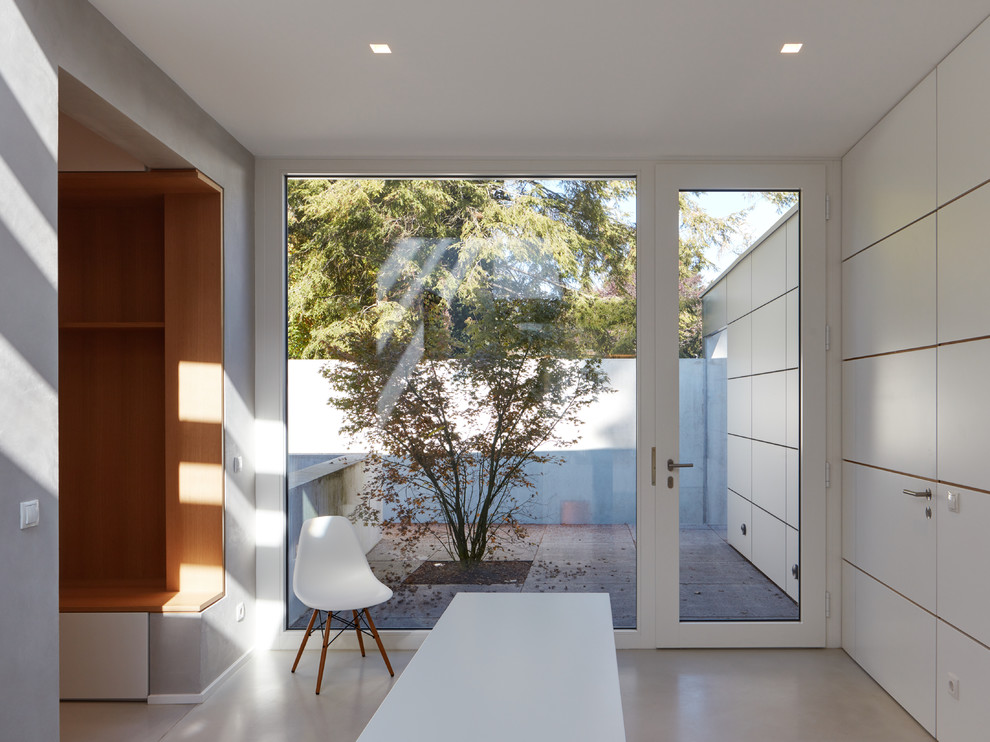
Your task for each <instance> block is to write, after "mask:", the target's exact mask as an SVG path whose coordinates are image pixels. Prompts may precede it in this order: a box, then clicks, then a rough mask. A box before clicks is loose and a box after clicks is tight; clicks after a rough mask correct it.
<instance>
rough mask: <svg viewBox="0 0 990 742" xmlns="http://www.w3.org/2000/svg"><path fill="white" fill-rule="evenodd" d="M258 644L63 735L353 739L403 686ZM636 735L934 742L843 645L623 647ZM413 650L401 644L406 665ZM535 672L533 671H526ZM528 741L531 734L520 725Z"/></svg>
mask: <svg viewBox="0 0 990 742" xmlns="http://www.w3.org/2000/svg"><path fill="white" fill-rule="evenodd" d="M293 655H294V653H293V652H257V653H255V654H254V655H253V656H252V657H251V658H250V660H249V661H248V662H247V663H246V664H245V665H244V667H242V668H241V669H240V670H239V671H238V672H237V673H236V674H235V675H233V676H232V677H231V678H230V679H229V680H228V681H227V682H226V683H224V684H223V685H222V686H221V687H220V688H219V689H218V690H217V691H216V693H214V695H213V696H212V697H211V698H210V699H209V700H208V701H207V702H206V703H204V704H202V705H200V706H148V705H146V704H142V703H63V704H62V736H61V739H62V742H158V741H159V740H165V741H166V742H235V741H236V742H268V740H272V741H274V740H287V739H291V740H294V741H296V742H308V741H309V740H313V741H314V742H316V741H317V740H319V741H321V742H322V741H324V740H331V741H332V742H351V741H352V740H356V739H357V737H358V735H359V734H360V733H361V730H362V729H363V728H364V725H365V724H366V723H367V721H368V719H370V718H371V715H372V714H373V713H374V711H375V709H376V708H378V705H379V704H380V703H381V701H382V699H383V698H384V697H385V694H386V693H388V690H389V688H390V687H391V685H392V683H393V682H394V681H393V680H392V679H391V678H389V676H388V674H387V673H386V672H385V669H384V667H383V665H382V662H381V658H380V657H378V656H377V655H375V654H372V653H371V652H369V653H368V657H366V658H365V659H364V660H362V659H361V656H360V655H359V654H358V653H357V652H342V651H341V652H334V653H332V654H331V655H329V656H328V658H327V669H326V675H325V677H324V685H323V692H322V693H321V694H320V695H319V696H317V695H315V694H314V693H313V689H314V685H315V678H316V669H317V663H318V659H319V655H318V654H314V653H312V652H310V653H307V657H306V658H304V659H303V661H302V663H300V666H299V669H298V670H297V672H296V673H295V674H294V675H293V674H290V673H289V668H290V667H291V665H292V659H293ZM618 656H619V684H620V687H621V689H622V705H623V712H624V715H625V724H626V736H627V739H628V742H715V741H716V740H718V741H719V742H724V741H725V740H733V742H840V741H842V740H849V741H850V742H925V741H928V742H930V740H931V739H932V738H931V737H930V736H929V735H928V734H927V733H926V732H925V731H924V729H922V728H921V727H920V726H919V725H918V724H917V723H916V722H915V721H914V720H913V719H912V718H911V717H910V716H909V715H908V714H907V713H906V712H905V711H904V710H903V709H902V708H901V707H900V706H898V705H897V704H896V703H895V702H894V701H893V700H892V699H891V698H890V697H889V696H888V695H887V694H886V693H884V691H883V690H881V689H880V687H879V686H878V685H877V684H876V683H875V682H873V680H872V679H871V678H870V677H869V676H868V675H866V673H864V672H863V671H862V670H861V669H860V668H859V667H858V666H857V665H856V664H855V663H854V662H852V660H850V659H849V658H848V657H847V656H846V654H845V653H844V652H842V651H841V650H665V651H651V650H627V651H621V652H619V653H618ZM411 657H412V653H411V652H392V653H390V658H391V660H392V664H393V666H394V667H395V670H396V673H401V672H402V670H403V669H404V668H405V667H406V665H407V664H408V663H409V659H410V658H411ZM520 671H521V672H522V671H525V668H520ZM519 739H520V740H522V739H525V733H524V730H520V735H519Z"/></svg>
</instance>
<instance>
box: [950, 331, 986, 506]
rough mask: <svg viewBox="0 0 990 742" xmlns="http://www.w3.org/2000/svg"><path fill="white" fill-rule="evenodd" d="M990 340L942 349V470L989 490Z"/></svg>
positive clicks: (957, 479)
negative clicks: (989, 383)
mask: <svg viewBox="0 0 990 742" xmlns="http://www.w3.org/2000/svg"><path fill="white" fill-rule="evenodd" d="M988 379H990V340H977V341H974V342H971V343H958V344H956V345H946V346H943V347H941V348H939V349H938V475H939V479H941V480H943V481H946V482H953V483H956V484H961V485H963V486H964V487H975V488H977V489H982V490H990V456H988V455H987V454H988V451H987V442H988V441H990V385H988V384H987V381H988Z"/></svg>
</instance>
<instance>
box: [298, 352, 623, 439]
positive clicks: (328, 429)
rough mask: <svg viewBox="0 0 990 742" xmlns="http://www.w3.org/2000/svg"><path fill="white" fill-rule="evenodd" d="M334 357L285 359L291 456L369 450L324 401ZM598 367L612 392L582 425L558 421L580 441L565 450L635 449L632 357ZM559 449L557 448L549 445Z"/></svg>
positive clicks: (589, 412) (588, 409)
mask: <svg viewBox="0 0 990 742" xmlns="http://www.w3.org/2000/svg"><path fill="white" fill-rule="evenodd" d="M327 363H332V361H330V362H328V361H313V360H291V361H289V363H288V390H289V393H288V415H287V420H288V429H289V432H288V439H289V440H288V447H289V455H290V456H291V455H295V454H310V453H347V452H348V451H367V450H368V449H367V448H365V447H363V446H365V445H366V444H364V443H362V442H361V439H360V438H358V439H357V440H355V441H351V440H350V438H349V437H347V436H344V435H341V434H340V426H341V425H342V424H343V422H344V413H343V412H341V411H340V410H339V409H337V408H336V407H334V406H333V405H330V404H327V400H328V398H329V396H330V386H329V383H328V382H327V380H326V379H324V378H323V376H322V374H321V373H320V369H322V368H323V367H324V366H325V365H327ZM602 371H603V372H604V373H605V375H606V376H607V377H608V379H609V383H610V385H611V387H612V389H614V390H615V391H614V392H612V393H609V394H602V395H601V396H600V397H599V399H598V400H597V401H596V402H594V403H592V404H590V405H588V407H586V408H585V409H584V411H583V412H582V414H581V418H582V420H584V421H585V422H584V424H583V425H577V426H575V425H567V426H564V425H561V426H559V428H558V430H557V432H558V433H559V434H560V435H561V436H562V437H563V438H564V439H565V440H573V439H574V438H575V437H577V436H580V440H578V442H577V443H576V444H574V445H573V446H568V447H567V448H566V449H564V450H568V451H583V450H589V449H612V448H615V449H634V448H636V360H635V359H634V358H628V359H627V358H606V359H604V360H603V361H602ZM547 450H557V449H547Z"/></svg>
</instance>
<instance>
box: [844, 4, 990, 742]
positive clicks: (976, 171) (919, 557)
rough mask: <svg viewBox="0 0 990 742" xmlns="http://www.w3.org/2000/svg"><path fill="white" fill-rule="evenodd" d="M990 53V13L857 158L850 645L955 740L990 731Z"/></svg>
mask: <svg viewBox="0 0 990 742" xmlns="http://www.w3.org/2000/svg"><path fill="white" fill-rule="evenodd" d="M987 69H990V22H986V23H984V24H983V25H982V26H981V27H979V28H978V29H977V30H976V31H974V32H973V34H972V35H971V36H970V37H969V38H968V39H967V40H965V41H964V42H963V43H962V44H961V45H960V46H959V47H957V48H956V50H955V51H953V52H952V53H951V54H950V55H949V57H948V58H946V59H945V60H944V61H943V62H942V63H941V64H940V65H939V66H938V67H937V69H936V70H935V71H934V72H932V73H931V74H930V75H928V77H926V78H925V79H924V80H923V81H922V82H921V83H920V84H919V85H918V86H917V87H916V88H915V89H914V90H913V91H912V92H911V93H910V94H909V95H908V96H907V97H906V98H905V99H904V100H903V101H902V102H901V103H900V104H899V105H898V106H897V107H896V108H894V110H892V111H891V112H890V113H889V114H888V115H887V116H886V117H885V118H884V119H883V120H882V121H881V122H880V123H879V124H877V126H876V127H874V129H873V130H872V131H870V133H869V134H867V135H866V137H864V138H863V139H862V140H861V141H860V142H859V143H858V144H857V145H856V146H855V147H854V148H853V149H852V150H851V151H850V152H849V153H848V154H847V155H846V157H845V158H844V159H843V176H842V187H843V210H842V212H843V224H842V234H843V251H842V252H843V266H842V295H843V318H842V321H843V343H842V357H843V364H842V365H843V373H842V416H843V421H842V434H843V459H844V462H843V477H842V480H843V513H842V517H843V524H842V528H843V548H842V552H843V616H842V619H843V623H842V635H843V646H844V647H845V649H846V651H847V652H848V653H849V654H850V655H851V656H852V657H853V658H854V659H855V660H856V661H857V662H859V664H860V665H862V666H863V668H865V669H866V670H867V672H869V673H870V674H871V675H872V676H873V677H874V678H876V680H877V681H878V682H879V683H880V684H881V685H882V686H883V687H884V688H885V689H886V690H887V691H888V692H889V693H890V694H891V695H892V696H893V697H894V698H895V699H896V700H897V701H898V702H899V703H900V704H901V705H902V706H904V708H905V709H907V710H908V711H909V712H910V713H911V714H912V715H913V716H914V717H915V718H916V719H917V720H918V721H919V722H920V723H921V724H922V725H923V726H924V727H925V728H926V729H927V730H928V731H930V732H931V733H932V734H934V735H936V737H937V738H938V740H940V742H970V741H971V740H977V739H987V738H988V737H987V734H988V732H987V730H988V729H990V704H987V702H986V701H987V699H988V698H990V578H988V576H987V566H988V565H990V538H988V534H990V448H988V445H990V383H988V380H990V340H988V339H986V338H988V337H990V302H988V301H987V291H988V287H990V244H988V243H990V237H988V234H990V232H988V230H987V228H986V215H987V213H988V212H990V184H988V183H987V181H988V180H990V88H988V87H987V86H986V84H985V82H984V77H985V71H986V70H987ZM905 490H908V491H909V492H913V493H919V494H920V495H921V496H920V497H915V496H911V495H909V494H907V493H905ZM926 493H930V497H929V496H927V494H926Z"/></svg>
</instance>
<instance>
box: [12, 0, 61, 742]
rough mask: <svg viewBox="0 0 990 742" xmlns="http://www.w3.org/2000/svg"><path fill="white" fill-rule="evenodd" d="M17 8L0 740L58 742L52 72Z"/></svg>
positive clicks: (34, 9) (28, 10)
mask: <svg viewBox="0 0 990 742" xmlns="http://www.w3.org/2000/svg"><path fill="white" fill-rule="evenodd" d="M23 6H24V8H25V12H24V13H22V12H21V10H20V9H19V7H18V5H17V4H16V3H14V2H11V0H0V25H2V26H3V28H4V34H3V37H4V43H3V44H2V45H0V122H2V124H0V482H2V483H3V484H2V486H0V506H2V508H3V512H4V514H5V517H4V518H2V519H0V586H2V588H3V593H4V607H3V610H0V636H3V637H4V641H3V642H2V644H0V685H2V686H3V688H4V694H3V698H2V699H0V736H2V737H4V739H57V738H58V492H57V487H58V350H57V343H58V297H57V294H56V286H57V267H56V266H57V256H58V252H57V250H58V243H57V232H56V228H57V215H56V214H57V198H56V193H57V184H58V174H57V166H56V155H55V150H56V142H57V133H56V123H55V119H56V108H55V106H56V104H55V101H56V99H57V97H56V71H55V69H54V67H53V66H52V65H51V64H50V63H49V61H48V59H47V58H46V57H45V54H44V52H43V50H42V48H41V46H40V45H39V44H38V42H37V41H36V34H35V33H34V32H33V30H32V28H31V23H32V21H33V18H34V16H35V15H37V14H38V13H41V12H44V11H43V10H42V9H40V8H39V6H38V4H37V3H23ZM30 500H38V503H39V514H40V521H39V523H38V525H37V526H36V527H33V528H28V529H24V530H21V529H20V528H19V525H20V524H19V519H18V518H17V515H16V514H17V512H18V510H19V507H18V502H23V501H30Z"/></svg>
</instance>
